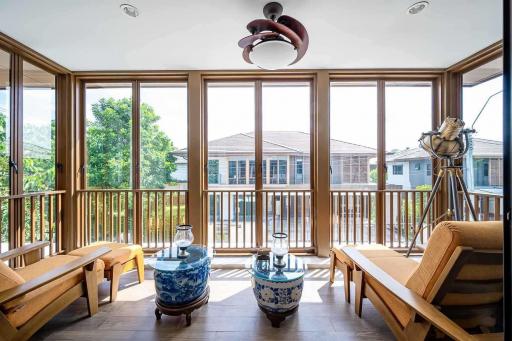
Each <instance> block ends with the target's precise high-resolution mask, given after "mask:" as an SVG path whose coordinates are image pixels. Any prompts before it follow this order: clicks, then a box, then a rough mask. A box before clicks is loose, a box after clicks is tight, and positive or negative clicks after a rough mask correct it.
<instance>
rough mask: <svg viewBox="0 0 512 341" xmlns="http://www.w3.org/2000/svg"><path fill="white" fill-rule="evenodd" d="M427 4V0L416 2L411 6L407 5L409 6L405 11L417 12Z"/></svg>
mask: <svg viewBox="0 0 512 341" xmlns="http://www.w3.org/2000/svg"><path fill="white" fill-rule="evenodd" d="M428 5H430V3H429V2H428V1H420V2H417V3H415V4H412V5H411V6H409V8H408V9H407V13H409V14H418V13H420V12H421V11H423V10H424V9H425V8H427V7H428Z"/></svg>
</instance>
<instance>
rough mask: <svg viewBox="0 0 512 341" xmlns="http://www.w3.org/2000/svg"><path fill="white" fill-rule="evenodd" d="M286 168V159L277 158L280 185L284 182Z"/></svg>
mask: <svg viewBox="0 0 512 341" xmlns="http://www.w3.org/2000/svg"><path fill="white" fill-rule="evenodd" d="M286 168H287V161H286V160H279V184H280V185H283V184H286Z"/></svg>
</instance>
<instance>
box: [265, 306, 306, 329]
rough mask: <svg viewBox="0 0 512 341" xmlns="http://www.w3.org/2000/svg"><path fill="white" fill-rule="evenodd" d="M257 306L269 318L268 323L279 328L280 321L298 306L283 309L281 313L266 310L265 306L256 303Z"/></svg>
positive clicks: (292, 312)
mask: <svg viewBox="0 0 512 341" xmlns="http://www.w3.org/2000/svg"><path fill="white" fill-rule="evenodd" d="M258 306H259V307H260V309H261V311H263V312H264V313H265V315H266V316H267V318H268V319H269V320H270V323H272V327H274V328H279V327H280V326H281V322H283V321H284V320H285V319H286V317H288V316H290V315H292V314H294V313H295V312H296V311H297V310H298V309H299V306H296V307H295V308H293V309H291V310H288V311H284V312H281V313H276V312H272V311H270V310H268V309H267V308H265V307H263V306H261V305H259V304H258Z"/></svg>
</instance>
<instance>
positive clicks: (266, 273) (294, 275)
mask: <svg viewBox="0 0 512 341" xmlns="http://www.w3.org/2000/svg"><path fill="white" fill-rule="evenodd" d="M284 262H285V265H284V267H279V268H278V267H276V266H275V265H274V256H273V255H272V253H270V254H269V255H268V258H266V259H265V257H264V259H261V256H253V258H252V264H251V274H252V287H253V292H254V296H255V297H256V301H257V302H258V306H259V307H260V309H261V310H262V311H263V312H264V313H265V315H266V316H267V318H268V319H269V320H270V322H271V323H272V327H276V328H279V326H280V325H281V322H283V321H284V320H285V319H286V317H287V316H289V315H291V314H293V313H295V312H296V311H297V309H298V308H299V302H300V298H301V296H302V288H303V286H304V273H305V271H304V265H303V263H302V261H301V260H300V259H298V258H296V257H295V256H293V255H290V254H288V255H286V256H285V257H284Z"/></svg>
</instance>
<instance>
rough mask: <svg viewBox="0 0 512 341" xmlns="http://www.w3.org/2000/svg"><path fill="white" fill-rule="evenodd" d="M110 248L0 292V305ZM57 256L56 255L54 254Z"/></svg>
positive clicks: (84, 263) (81, 264) (72, 269)
mask: <svg viewBox="0 0 512 341" xmlns="http://www.w3.org/2000/svg"><path fill="white" fill-rule="evenodd" d="M110 251H111V250H110V249H109V248H108V247H102V248H100V249H98V250H96V251H94V252H91V253H90V254H88V255H86V256H83V257H80V258H79V259H76V260H74V261H71V262H69V263H67V264H65V265H62V266H59V267H57V268H55V269H53V270H51V271H49V272H47V273H45V274H44V275H42V276H39V277H37V278H34V279H32V280H30V281H28V282H25V283H23V284H20V285H18V286H16V287H14V288H11V289H8V290H5V291H3V292H0V305H1V304H4V303H6V302H9V301H12V300H13V299H15V298H18V297H20V296H23V295H25V294H27V293H29V292H31V291H33V290H35V289H37V288H40V287H42V286H43V285H45V284H48V283H50V282H52V281H54V280H56V279H59V278H61V277H62V276H64V275H67V274H68V273H70V272H73V271H75V270H76V269H80V268H83V267H85V266H87V265H89V264H91V263H93V262H94V261H96V259H98V258H99V257H101V256H103V255H104V254H106V253H109V252H110ZM56 257H58V256H56Z"/></svg>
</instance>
